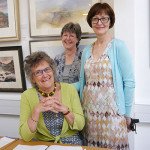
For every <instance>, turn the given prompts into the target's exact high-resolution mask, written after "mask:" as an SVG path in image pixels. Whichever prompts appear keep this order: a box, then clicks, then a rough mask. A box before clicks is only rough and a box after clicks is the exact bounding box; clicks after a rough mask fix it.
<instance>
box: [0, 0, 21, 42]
mask: <svg viewBox="0 0 150 150" xmlns="http://www.w3.org/2000/svg"><path fill="white" fill-rule="evenodd" d="M0 12H1V17H0V42H3V41H17V40H19V39H20V26H19V25H20V23H19V1H18V0H1V1H0Z"/></svg>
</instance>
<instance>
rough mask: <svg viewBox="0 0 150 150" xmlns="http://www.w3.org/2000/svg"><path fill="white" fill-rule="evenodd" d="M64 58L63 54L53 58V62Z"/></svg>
mask: <svg viewBox="0 0 150 150" xmlns="http://www.w3.org/2000/svg"><path fill="white" fill-rule="evenodd" d="M63 56H64V52H63V53H61V54H58V55H56V56H55V58H54V60H60V59H62V58H63Z"/></svg>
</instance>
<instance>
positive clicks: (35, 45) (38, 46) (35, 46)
mask: <svg viewBox="0 0 150 150" xmlns="http://www.w3.org/2000/svg"><path fill="white" fill-rule="evenodd" d="M95 40H96V39H95V38H85V39H81V41H80V45H79V49H84V47H85V46H86V45H89V44H90V43H93V42H94V41H95ZM29 45H30V52H31V53H32V52H35V51H44V52H46V53H47V54H48V55H49V56H50V57H51V58H53V59H54V58H55V56H56V55H58V54H61V53H62V52H63V51H64V48H63V46H62V42H61V40H56V41H48V40H47V41H30V44H29Z"/></svg>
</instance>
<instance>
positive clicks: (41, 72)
mask: <svg viewBox="0 0 150 150" xmlns="http://www.w3.org/2000/svg"><path fill="white" fill-rule="evenodd" d="M42 74H43V70H37V71H35V72H34V73H33V75H34V76H36V77H37V76H41V75H42Z"/></svg>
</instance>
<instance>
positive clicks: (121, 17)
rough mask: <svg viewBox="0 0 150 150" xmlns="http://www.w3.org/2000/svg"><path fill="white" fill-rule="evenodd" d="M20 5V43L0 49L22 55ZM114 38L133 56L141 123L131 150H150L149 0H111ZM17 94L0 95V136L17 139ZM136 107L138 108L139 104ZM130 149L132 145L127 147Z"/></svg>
mask: <svg viewBox="0 0 150 150" xmlns="http://www.w3.org/2000/svg"><path fill="white" fill-rule="evenodd" d="M19 2H20V23H21V41H18V42H5V43H1V46H8V45H10V46H12V45H22V49H23V56H24V57H25V56H26V55H28V54H29V40H31V38H30V36H29V26H28V0H19ZM114 9H115V12H116V24H115V37H117V38H120V39H122V40H124V41H125V42H126V44H127V46H128V47H129V49H130V50H131V53H132V54H133V56H134V57H133V60H134V64H135V74H136V93H135V103H136V105H135V110H134V114H135V117H138V118H140V120H141V121H142V122H141V123H140V124H138V126H137V133H138V134H136V135H135V136H134V137H133V134H131V135H130V142H131V144H134V148H135V150H148V148H149V147H150V142H149V141H148V139H150V134H148V133H149V128H150V124H149V123H150V106H149V105H150V100H149V97H150V92H149V90H150V88H149V84H150V75H149V74H150V66H149V33H150V32H149V0H144V2H143V1H141V0H132V1H131V0H114ZM19 101H20V94H19V93H17V94H16V93H2V92H1V93H0V136H11V137H19V133H18V126H19V116H18V114H19ZM139 104H140V105H139ZM131 150H133V145H132V147H131Z"/></svg>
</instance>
